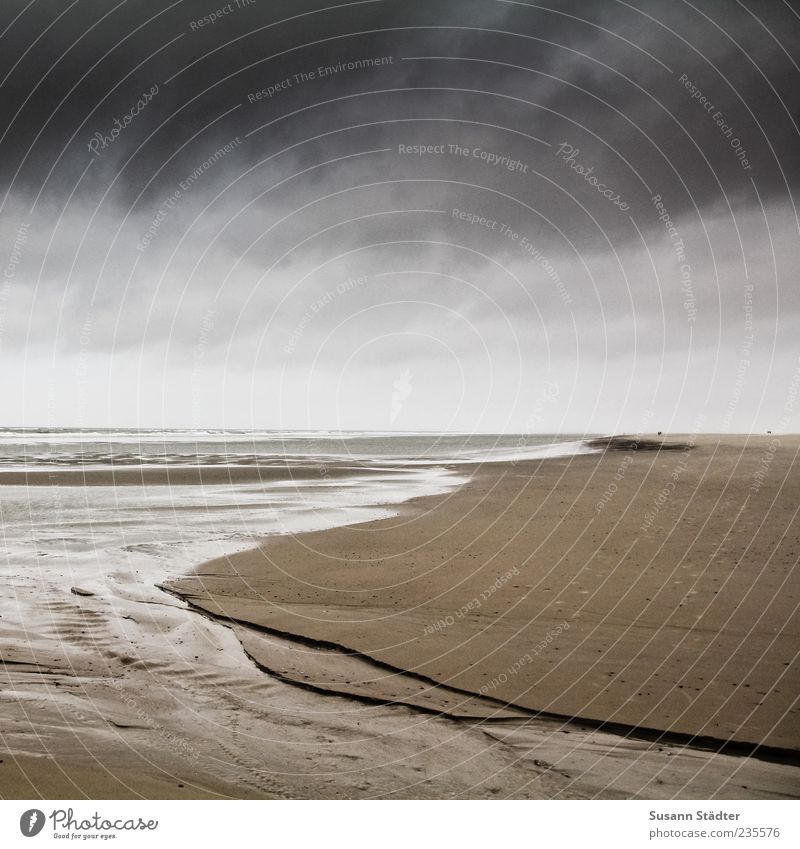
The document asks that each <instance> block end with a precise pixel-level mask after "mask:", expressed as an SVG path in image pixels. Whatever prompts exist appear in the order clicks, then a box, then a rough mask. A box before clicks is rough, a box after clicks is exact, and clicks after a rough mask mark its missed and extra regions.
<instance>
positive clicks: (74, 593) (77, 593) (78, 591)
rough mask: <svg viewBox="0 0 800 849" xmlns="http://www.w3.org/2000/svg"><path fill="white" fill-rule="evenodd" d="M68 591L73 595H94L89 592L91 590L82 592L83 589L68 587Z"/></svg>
mask: <svg viewBox="0 0 800 849" xmlns="http://www.w3.org/2000/svg"><path fill="white" fill-rule="evenodd" d="M69 591H70V592H71V593H72V594H73V595H94V593H93V592H91V590H84V589H81V588H80V587H70V590H69Z"/></svg>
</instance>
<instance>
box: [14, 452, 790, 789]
mask: <svg viewBox="0 0 800 849" xmlns="http://www.w3.org/2000/svg"><path fill="white" fill-rule="evenodd" d="M769 448H770V442H769V439H761V438H758V439H751V440H748V441H747V444H745V440H744V439H743V438H733V437H726V438H723V439H720V440H718V439H714V438H706V437H703V438H702V439H701V440H698V442H697V445H696V446H695V447H694V448H693V449H692V450H691V451H683V450H681V449H676V450H673V451H660V452H653V451H634V450H632V449H630V448H628V449H627V450H626V448H625V446H621V449H622V450H613V451H609V452H607V453H606V454H596V455H583V456H577V457H574V458H562V459H548V460H545V461H527V462H524V463H522V462H521V463H517V464H511V463H497V464H493V465H484V466H482V467H475V466H469V467H462V468H459V469H458V471H459V472H461V473H463V474H466V475H471V476H472V480H471V481H470V483H468V484H466V485H465V486H463V487H462V488H461V489H459V490H457V491H455V492H453V493H450V494H449V495H444V496H431V497H427V498H423V499H417V500H414V501H411V502H407V503H406V504H404V505H401V506H400V507H399V508H398V515H397V516H396V517H395V518H392V519H384V520H380V521H373V522H368V523H362V524H360V525H354V526H350V527H346V528H334V529H330V530H326V531H324V532H316V533H307V534H302V535H298V536H294V537H273V538H269V539H266V540H264V542H263V544H262V545H261V546H260V547H259V548H258V549H256V550H253V551H246V552H242V553H241V554H237V555H234V556H232V557H225V558H221V559H217V560H215V561H212V562H210V563H206V564H204V565H203V566H201V567H199V569H198V570H197V571H196V573H195V574H193V575H189V576H187V577H185V578H180V579H177V580H173V581H170V582H169V583H168V585H167V586H166V589H167V590H168V592H160V591H158V590H155V589H154V588H150V589H149V590H148V591H145V589H144V588H143V589H142V591H141V594H136V595H135V596H131V598H130V600H129V602H128V603H126V605H125V606H124V607H120V606H119V600H118V599H117V600H112V599H110V598H108V597H104V596H103V595H102V594H101V593H98V594H95V595H94V596H85V597H84V596H78V595H74V594H71V593H70V592H69V590H68V589H67V590H65V591H64V592H63V593H62V594H61V595H57V594H54V595H53V598H48V599H45V600H44V602H45V603H46V607H45V608H44V609H45V611H46V612H47V615H42V617H41V618H39V619H36V620H35V621H34V620H31V621H28V622H26V623H25V626H24V628H23V629H15V628H13V627H11V626H10V623H9V622H8V621H6V622H3V621H2V620H0V657H2V659H3V660H4V661H5V663H4V664H0V676H2V686H0V729H2V731H0V739H1V740H2V747H3V749H4V753H0V761H1V762H0V797H3V798H37V797H39V796H41V797H44V798H81V797H86V798H104V797H106V798H136V797H144V798H172V797H177V798H183V797H190V798H230V797H233V798H253V797H258V798H281V797H283V798H342V797H345V798H595V797H603V798H631V797H638V798H785V797H788V796H792V797H794V796H798V795H800V793H799V792H798V789H799V788H800V782H799V781H798V778H799V777H800V773H799V772H798V768H797V767H796V766H795V765H794V764H795V763H796V752H797V748H798V736H799V735H798V714H797V694H798V689H800V688H798V667H797V660H796V653H797V648H796V647H797V636H798V630H799V629H798V621H797V614H796V607H797V598H798V576H797V566H796V560H797V552H798V551H800V546H799V545H798V530H799V529H798V524H797V515H796V514H797V505H798V503H800V500H799V499H798V494H800V493H798V474H797V457H798V448H800V440H798V439H797V438H795V437H783V438H781V439H780V447H779V448H778V450H777V451H775V452H772V453H774V455H775V456H774V458H773V459H772V460H771V461H769V463H768V464H767V468H766V471H764V461H765V457H767V456H768V455H767V453H766V452H767V450H768V449H769ZM676 473H677V477H676V478H675V477H673V476H674V475H676ZM76 474H81V473H80V472H76ZM244 474H247V472H244ZM670 480H673V481H674V483H675V486H674V487H673V488H672V489H671V490H670V494H669V497H667V498H666V499H664V500H663V503H661V504H659V510H658V512H657V515H656V516H655V517H654V518H653V521H652V522H651V523H650V524H649V525H648V526H647V527H646V528H644V529H642V526H643V523H644V524H646V523H647V521H648V520H647V519H646V514H647V513H648V512H652V510H653V505H654V504H655V503H656V501H657V499H658V497H659V496H658V493H660V492H661V491H662V490H663V489H664V487H665V485H666V484H667V483H668V482H669V481H670ZM73 482H74V479H72V480H70V481H69V483H70V484H72V483H73ZM134 482H135V481H131V483H134ZM754 482H756V483H758V484H759V486H758V487H757V491H752V492H751V491H750V488H751V486H753V483H754ZM118 483H119V481H118ZM611 484H616V486H615V487H611ZM601 505H602V506H601ZM181 597H183V598H185V599H187V600H188V602H189V603H190V605H191V607H190V608H188V609H187V606H186V603H185V602H184V601H182V600H181ZM134 620H135V621H134ZM565 625H568V626H569V627H568V628H567V627H565ZM121 629H123V630H122V631H121ZM143 635H144V636H143ZM548 635H549V639H548ZM156 643H157V644H158V645H160V646H161V651H159V652H158V654H157V657H156V658H155V659H154V658H153V656H152V654H151V652H150V650H151V648H152V647H153V646H154V645H156ZM164 647H167V649H168V651H165V650H164ZM542 712H546V715H545V714H542ZM659 731H669V732H670V733H669V734H666V735H661V734H660V733H659ZM654 732H655V733H654ZM686 735H688V737H687V736H686ZM692 735H702V739H699V738H692ZM730 741H733V746H731V745H730ZM756 745H759V746H762V748H760V749H758V750H756V751H755V753H753V749H754V746H756ZM763 747H767V748H763ZM717 751H720V752H721V753H717ZM753 754H754V755H755V756H753ZM748 755H749V756H748Z"/></svg>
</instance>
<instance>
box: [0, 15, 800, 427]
mask: <svg viewBox="0 0 800 849" xmlns="http://www.w3.org/2000/svg"><path fill="white" fill-rule="evenodd" d="M0 33H2V40H1V41H0V45H1V46H2V50H0V82H2V85H1V86H0V93H1V94H2V102H3V120H2V127H1V130H2V140H1V141H0V185H2V193H1V195H0V202H1V203H2V208H0V227H2V231H1V232H2V238H1V239H0V244H1V245H2V251H3V256H2V264H3V269H4V272H3V276H2V279H0V370H1V371H2V383H3V387H4V391H3V396H2V406H0V411H1V412H0V425H6V426H15V425H28V426H65V425H78V426H137V425H138V426H156V427H157V426H193V427H225V426H227V427H257V428H277V427H291V428H308V427H312V428H317V427H318V428H329V427H333V428H336V427H339V428H348V429H349V428H358V429H361V428H363V429H375V430H386V429H398V430H416V429H431V430H450V429H454V430H478V431H513V432H517V431H539V432H560V431H569V432H614V431H629V432H631V431H633V432H635V431H652V430H664V431H669V430H673V431H684V432H692V431H696V430H704V431H709V430H710V431H728V432H738V431H751V430H755V431H765V430H768V429H770V430H773V431H775V432H779V431H797V430H798V429H799V428H800V359H799V357H800V332H798V329H799V328H800V321H798V318H799V313H800V285H799V283H800V281H798V268H800V256H799V254H800V239H799V238H798V235H799V234H800V230H799V227H798V214H797V209H796V206H795V202H796V201H795V193H796V190H797V186H798V178H799V177H800V143H799V142H800V138H799V133H798V126H797V121H798V120H800V118H798V115H800V109H798V101H799V100H800V69H798V64H797V63H798V62H799V61H800V58H798V57H800V8H799V7H798V4H797V3H789V2H782V0H764V1H763V2H755V0H747V2H736V0H704V1H703V2H696V3H689V2H683V0H631V2H621V0H596V2H586V0H573V2H570V0H546V2H543V3H541V4H536V3H533V2H522V0H520V2H496V0H472V2H470V0H424V2H413V0H368V2H355V3H339V4H335V3H329V4H325V3H322V2H320V0H291V2H289V0H282V2H275V0H251V2H249V3H247V2H246V0H239V3H238V5H237V3H236V0H232V2H231V3H229V4H228V5H227V6H226V5H224V4H221V2H220V0H216V5H215V3H214V2H207V0H182V2H181V0H178V2H174V3H169V1H168V0H163V2H155V0H127V2H125V0H122V1H121V2H114V0H75V2H66V0H32V2H29V0H3V3H2V4H1V5H0ZM420 148H422V150H421V151H420Z"/></svg>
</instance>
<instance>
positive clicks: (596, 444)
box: [586, 436, 692, 451]
mask: <svg viewBox="0 0 800 849" xmlns="http://www.w3.org/2000/svg"><path fill="white" fill-rule="evenodd" d="M586 444H587V445H588V446H589V447H590V448H604V449H605V450H606V451H674V450H676V449H677V450H681V451H683V450H686V449H689V448H692V446H691V445H690V444H689V443H688V442H661V441H660V440H658V439H640V438H638V437H636V436H599V437H597V438H596V439H589V440H587V441H586Z"/></svg>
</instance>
